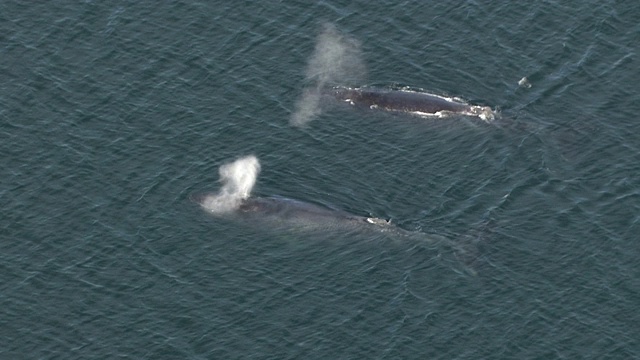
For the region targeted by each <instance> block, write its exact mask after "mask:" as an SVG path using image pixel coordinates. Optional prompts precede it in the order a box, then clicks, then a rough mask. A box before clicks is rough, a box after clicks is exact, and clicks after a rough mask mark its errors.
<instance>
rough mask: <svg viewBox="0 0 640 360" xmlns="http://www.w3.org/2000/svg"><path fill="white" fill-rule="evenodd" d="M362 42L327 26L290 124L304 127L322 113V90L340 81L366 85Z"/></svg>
mask: <svg viewBox="0 0 640 360" xmlns="http://www.w3.org/2000/svg"><path fill="white" fill-rule="evenodd" d="M362 58H363V57H362V51H361V49H360V43H359V42H358V41H357V40H356V39H354V38H352V37H348V36H346V35H343V34H341V33H340V32H339V31H338V30H337V29H336V28H335V26H333V25H332V24H325V25H324V27H323V31H322V33H320V35H319V36H318V39H317V41H316V46H315V49H314V51H313V54H312V55H311V58H310V59H309V62H308V64H307V69H306V73H305V76H306V77H305V79H306V82H307V83H309V84H310V85H308V86H307V87H306V88H305V89H303V91H302V95H301V96H300V98H299V99H298V101H297V102H296V105H295V111H294V112H293V114H292V115H291V120H290V122H291V124H292V125H294V126H304V125H306V124H307V123H309V122H310V121H311V120H313V119H314V118H315V117H316V116H317V115H319V114H320V112H321V106H320V98H321V96H322V91H321V90H322V88H324V87H325V86H327V85H336V84H338V82H340V83H342V84H344V83H345V82H354V83H358V82H363V81H364V79H365V78H366V72H367V71H366V66H365V64H364V61H363V60H362Z"/></svg>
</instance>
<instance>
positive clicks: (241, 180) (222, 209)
mask: <svg viewBox="0 0 640 360" xmlns="http://www.w3.org/2000/svg"><path fill="white" fill-rule="evenodd" d="M219 173H220V181H221V182H222V188H220V191H219V192H218V193H217V194H211V195H207V196H205V197H204V198H203V199H202V201H201V203H200V205H202V207H203V208H205V209H206V210H208V211H211V212H212V213H226V212H231V211H234V210H236V209H238V207H239V206H240V204H241V203H242V201H243V200H244V199H247V198H248V197H249V196H250V195H251V190H252V189H253V186H254V185H255V183H256V179H257V178H258V174H259V173H260V162H259V161H258V158H256V157H255V156H253V155H250V156H246V157H243V158H240V159H238V160H236V161H234V162H232V163H229V164H224V165H222V166H220V169H219Z"/></svg>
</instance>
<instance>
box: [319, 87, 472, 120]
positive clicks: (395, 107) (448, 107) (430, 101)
mask: <svg viewBox="0 0 640 360" xmlns="http://www.w3.org/2000/svg"><path fill="white" fill-rule="evenodd" d="M331 95H332V96H333V97H335V98H336V99H338V100H342V101H346V102H349V103H350V104H352V105H355V106H363V107H368V108H373V109H376V108H378V109H383V110H388V111H403V112H421V113H427V114H435V113H437V112H440V111H448V112H469V111H470V106H469V105H467V104H464V103H461V102H457V101H453V100H449V99H447V98H444V97H440V96H437V95H432V94H428V93H424V92H417V91H409V90H393V89H385V88H374V87H361V88H348V87H335V88H332V89H331Z"/></svg>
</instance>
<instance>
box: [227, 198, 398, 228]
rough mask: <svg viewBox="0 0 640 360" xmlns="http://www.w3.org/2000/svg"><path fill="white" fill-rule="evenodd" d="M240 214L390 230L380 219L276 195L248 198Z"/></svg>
mask: <svg viewBox="0 0 640 360" xmlns="http://www.w3.org/2000/svg"><path fill="white" fill-rule="evenodd" d="M237 212H238V213H239V214H240V215H242V216H245V217H252V216H260V217H270V218H277V219H279V220H281V221H282V222H286V223H289V224H292V225H293V224H300V225H320V226H323V227H326V226H329V227H358V226H374V227H380V228H384V227H391V224H390V223H389V222H388V221H386V220H383V219H380V218H375V217H365V216H358V215H354V214H351V213H348V212H346V211H342V210H335V209H329V208H326V207H322V206H319V205H315V204H311V203H307V202H303V201H299V200H294V199H289V198H284V197H276V196H274V197H253V198H248V199H245V200H244V201H243V202H242V203H241V204H240V207H239V208H238V210H237Z"/></svg>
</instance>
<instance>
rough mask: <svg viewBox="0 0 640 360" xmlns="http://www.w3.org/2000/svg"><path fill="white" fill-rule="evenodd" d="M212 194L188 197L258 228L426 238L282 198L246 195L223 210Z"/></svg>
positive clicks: (380, 221)
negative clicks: (214, 200)
mask: <svg viewBox="0 0 640 360" xmlns="http://www.w3.org/2000/svg"><path fill="white" fill-rule="evenodd" d="M215 197H216V195H215V194H208V195H200V196H192V198H191V199H192V200H193V201H195V202H197V203H199V204H200V206H201V207H202V208H203V209H205V210H206V211H207V212H209V213H211V214H212V215H214V216H217V217H223V218H227V219H231V220H237V221H240V222H242V223H245V224H249V225H252V226H257V227H267V228H274V229H280V230H286V231H292V230H293V231H311V232H330V231H339V232H342V231H346V232H351V231H353V232H357V233H363V232H365V233H371V232H373V233H384V234H386V235H389V236H391V237H393V238H398V237H403V238H404V237H416V238H420V239H423V240H425V234H423V233H420V232H412V231H408V230H404V229H401V228H399V227H397V226H395V225H393V224H391V223H390V222H389V221H387V220H384V219H380V218H376V217H367V216H359V215H354V214H352V213H349V212H346V211H343V210H336V209H331V208H327V207H323V206H320V205H315V204H311V203H307V202H303V201H299V200H294V199H289V198H285V197H280V196H272V197H248V198H246V199H242V200H241V202H240V203H239V204H238V206H237V207H235V208H233V209H230V210H226V211H222V212H220V211H217V209H215V208H212V207H211V204H212V201H211V200H212V199H215Z"/></svg>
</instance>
